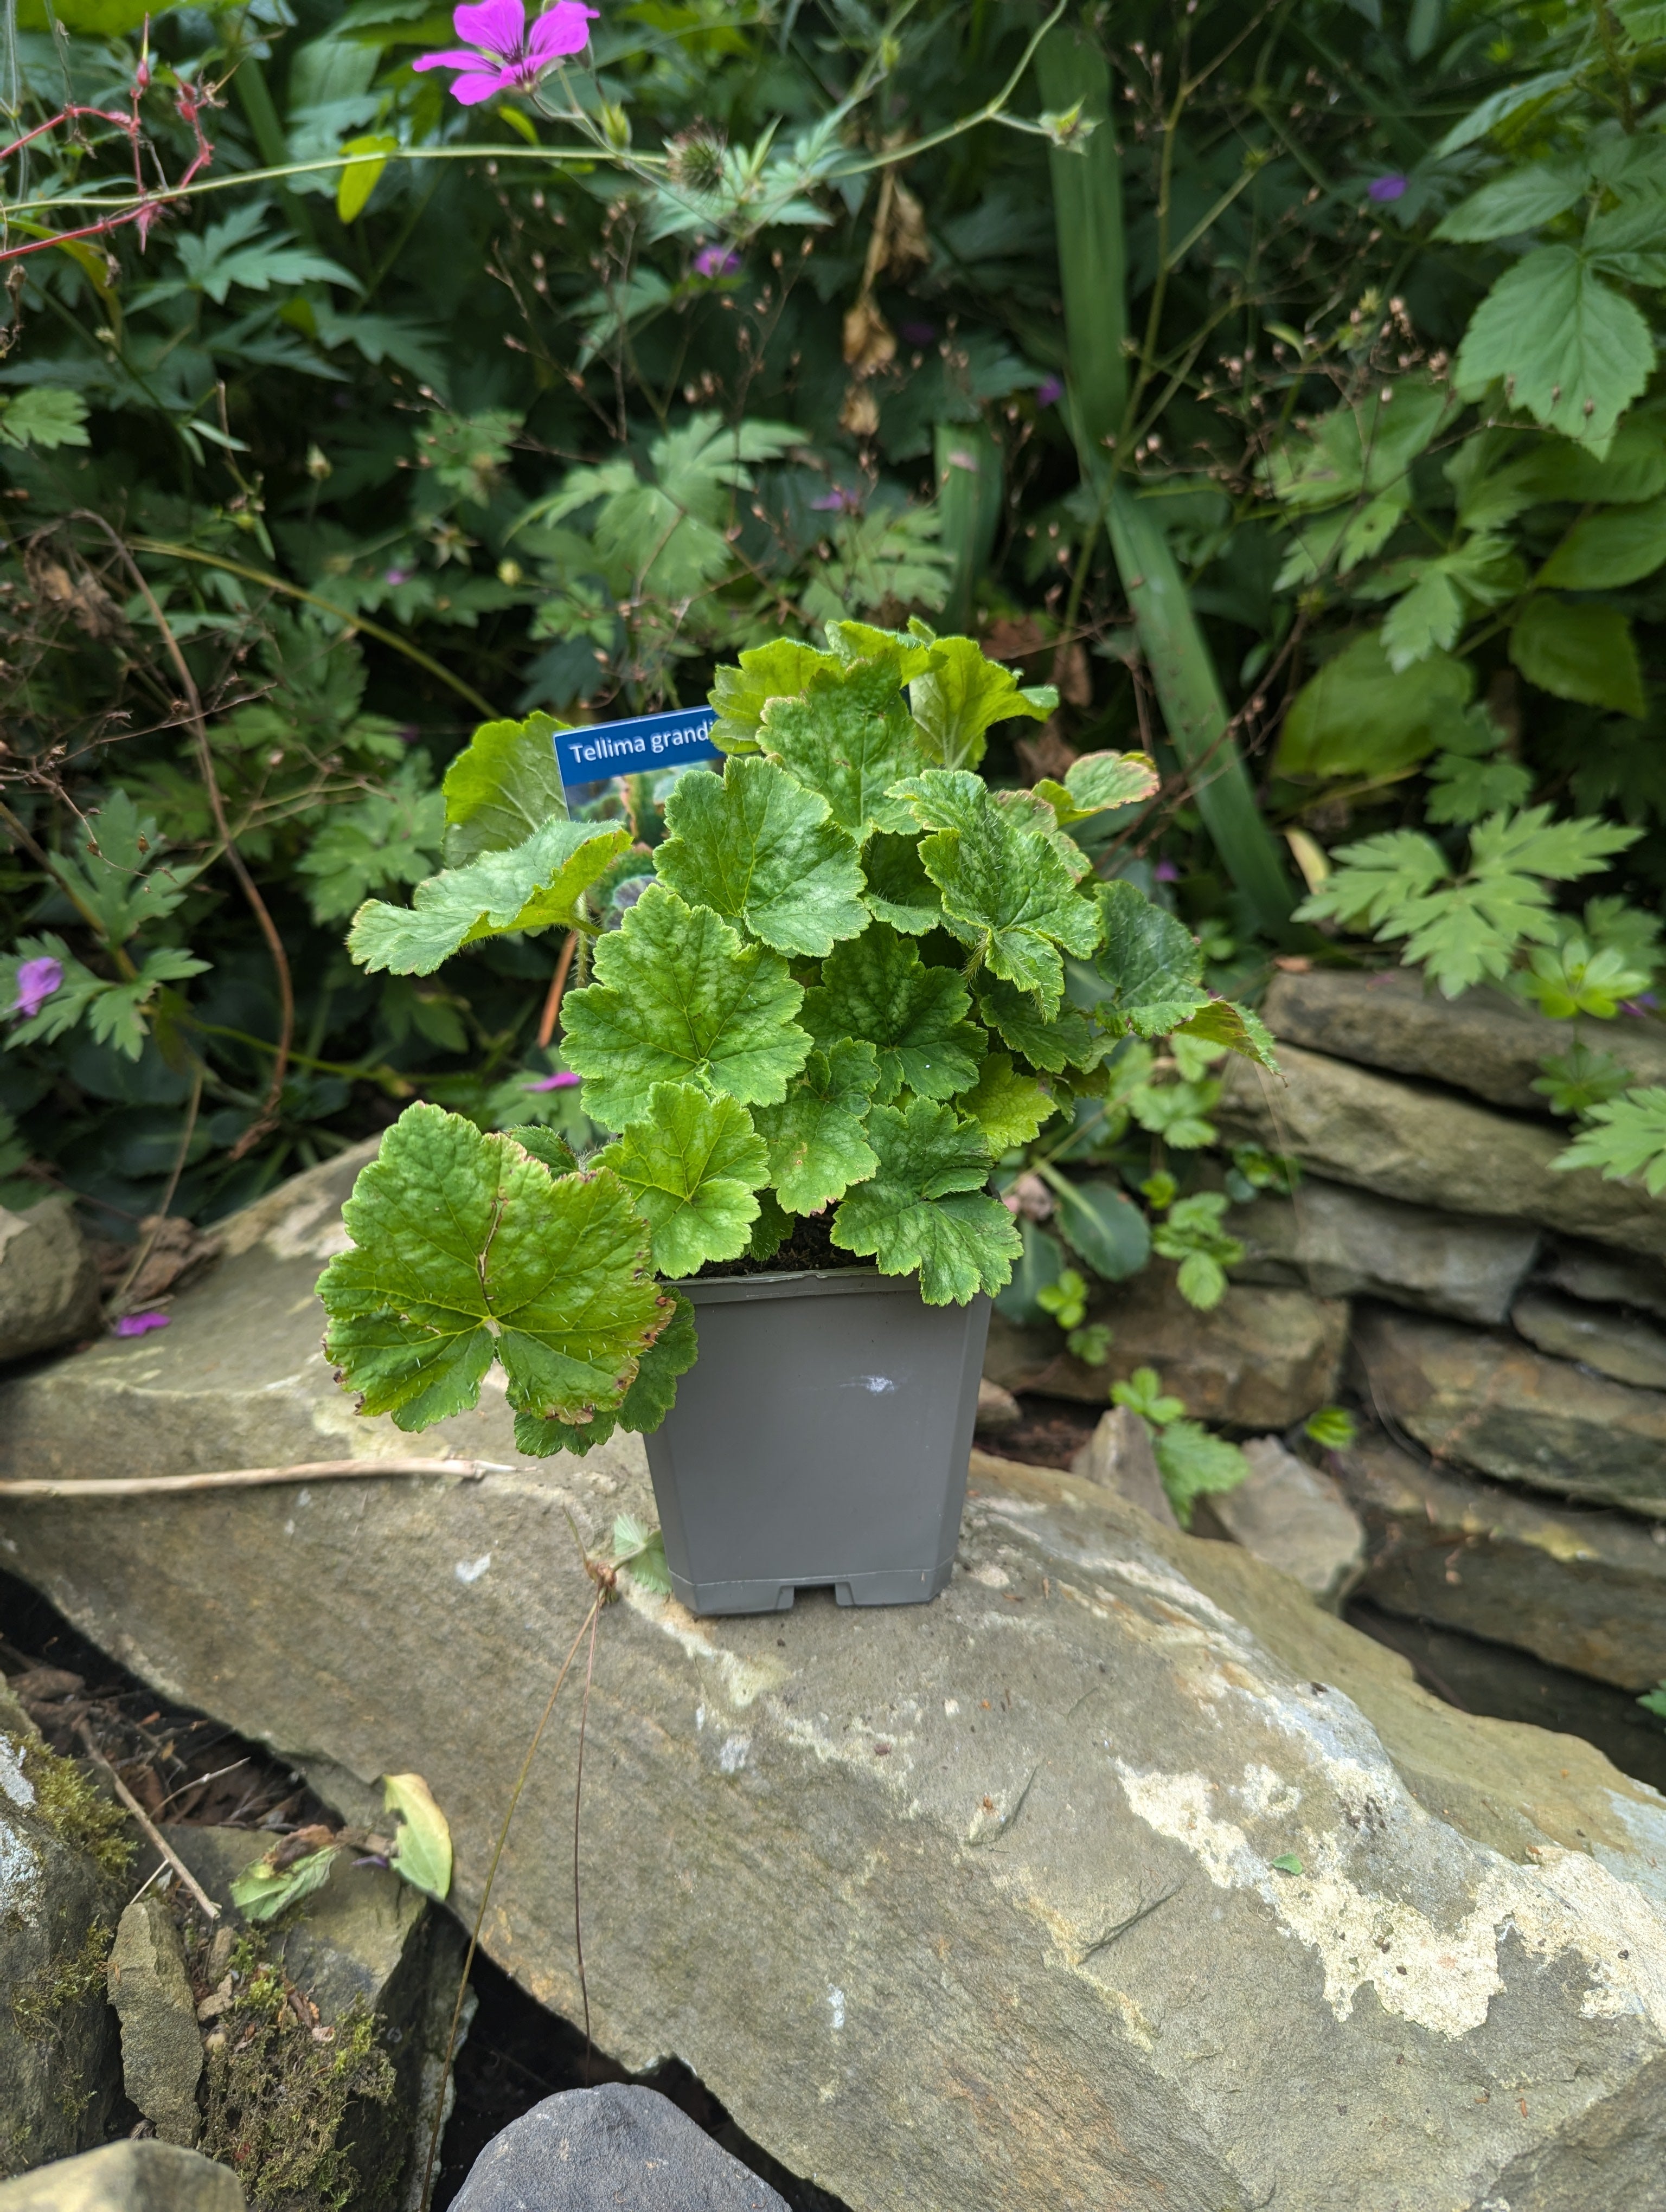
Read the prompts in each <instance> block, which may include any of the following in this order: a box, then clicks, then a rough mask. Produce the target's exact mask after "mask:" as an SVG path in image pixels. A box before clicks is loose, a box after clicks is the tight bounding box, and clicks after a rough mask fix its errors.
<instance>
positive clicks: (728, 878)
mask: <svg viewBox="0 0 1666 2212" xmlns="http://www.w3.org/2000/svg"><path fill="white" fill-rule="evenodd" d="M666 829H667V830H668V831H669V832H670V835H669V836H667V837H666V842H664V844H662V845H661V846H660V848H659V849H658V851H657V852H656V853H655V854H654V865H655V870H656V872H657V873H658V875H659V878H660V882H661V883H662V884H666V886H667V887H668V888H669V889H670V890H673V891H675V892H677V894H678V896H679V897H681V898H684V899H686V900H687V901H688V902H689V904H690V906H704V907H709V908H711V910H712V912H713V913H714V914H721V915H722V916H723V918H724V920H725V921H733V922H736V923H738V924H739V927H741V928H742V929H744V930H745V932H746V933H747V935H748V936H750V937H756V938H758V939H762V941H763V943H764V944H765V945H773V947H774V948H775V951H777V952H792V953H799V954H801V955H803V956H804V957H807V958H810V959H817V960H818V959H820V958H822V957H823V956H824V954H826V953H829V952H830V951H832V950H833V947H834V945H836V943H837V942H838V941H839V939H841V938H845V937H857V936H860V933H862V931H863V930H865V929H866V927H867V924H868V912H867V908H866V907H865V906H864V905H863V903H862V900H861V891H862V866H861V862H860V860H858V858H857V856H856V842H855V840H854V838H853V837H852V836H850V835H849V833H848V831H847V830H844V829H841V828H840V827H839V825H838V823H836V822H835V821H834V820H833V819H832V816H831V810H830V807H829V805H828V804H827V801H826V800H825V799H824V798H822V797H821V795H820V794H819V793H817V792H813V791H806V789H805V787H804V786H803V785H802V784H801V783H799V782H797V781H794V779H793V777H792V776H790V775H787V771H786V769H782V768H778V767H777V766H776V765H775V762H774V761H770V760H745V759H737V760H733V761H731V762H730V763H729V764H728V767H727V769H726V770H725V772H724V774H723V775H721V776H716V775H712V774H711V773H710V771H709V770H708V769H696V770H695V771H694V772H693V773H692V774H690V775H684V776H682V777H679V778H678V782H677V786H676V788H675V789H674V790H673V791H672V794H671V797H670V799H668V800H667V801H666Z"/></svg>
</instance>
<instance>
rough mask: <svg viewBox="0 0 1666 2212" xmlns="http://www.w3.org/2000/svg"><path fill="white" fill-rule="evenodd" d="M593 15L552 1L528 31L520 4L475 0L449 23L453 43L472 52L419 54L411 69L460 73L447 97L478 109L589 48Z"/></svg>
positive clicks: (578, 1) (577, 5)
mask: <svg viewBox="0 0 1666 2212" xmlns="http://www.w3.org/2000/svg"><path fill="white" fill-rule="evenodd" d="M598 12H599V11H598V10H597V9H594V8H587V7H586V6H585V5H584V0H555V5H554V6H553V7H550V8H546V9H544V13H543V14H542V15H535V16H534V17H533V18H532V23H531V26H530V27H529V26H528V24H527V21H526V11H525V9H523V7H522V5H521V0H476V4H475V5H474V6H472V7H470V6H467V5H465V6H464V7H461V8H459V9H457V10H456V12H455V14H454V15H453V16H452V19H451V21H452V28H453V30H454V31H455V32H456V33H457V35H458V37H459V39H464V40H467V42H468V46H469V47H470V48H471V49H473V51H471V52H464V51H462V50H460V49H459V48H457V47H452V48H449V49H448V50H447V52H445V53H442V54H422V55H420V56H419V57H418V58H417V60H416V61H414V62H413V63H412V64H411V67H412V68H413V69H419V70H431V69H449V70H461V71H462V75H461V76H459V77H458V78H457V79H456V80H455V81H454V82H453V85H452V88H451V92H452V97H453V100H460V101H461V102H462V104H463V106H465V107H477V106H479V105H480V103H481V101H482V100H489V99H490V98H491V97H492V95H493V94H495V93H499V92H514V90H515V89H516V88H517V87H518V86H520V85H523V84H533V83H535V82H537V81H538V78H539V77H540V76H542V75H543V74H544V70H547V69H550V68H552V67H553V66H554V64H556V62H558V61H560V60H561V59H562V57H563V56H564V55H567V54H576V53H578V52H581V50H582V48H583V47H585V46H587V45H588V43H589V40H590V25H591V23H592V21H593V20H594V18H595V16H596V15H597V14H598Z"/></svg>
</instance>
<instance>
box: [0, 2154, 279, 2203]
mask: <svg viewBox="0 0 1666 2212" xmlns="http://www.w3.org/2000/svg"><path fill="white" fill-rule="evenodd" d="M0 2212H243V2185H242V2183H241V2182H240V2181H239V2179H237V2176H236V2175H235V2174H234V2172H232V2170H231V2168H230V2167H229V2166H216V2164H215V2162H214V2160H212V2159H211V2158H202V2157H200V2156H199V2155H198V2153H197V2152H196V2151H194V2150H183V2149H180V2148H179V2147H178V2146H176V2145H175V2144H173V2143H163V2142H113V2143H106V2145H105V2147H104V2148H103V2149H102V2150H89V2151H88V2152H86V2153H85V2154H84V2155H83V2156H82V2157H80V2158H66V2159H60V2160H58V2162H57V2163H56V2164H55V2165H52V2166H42V2167H40V2168H39V2169H38V2170H37V2171H36V2172H33V2173H26V2174H24V2175H22V2176H21V2178H20V2179H18V2180H16V2181H8V2182H6V2183H4V2184H3V2185H0Z"/></svg>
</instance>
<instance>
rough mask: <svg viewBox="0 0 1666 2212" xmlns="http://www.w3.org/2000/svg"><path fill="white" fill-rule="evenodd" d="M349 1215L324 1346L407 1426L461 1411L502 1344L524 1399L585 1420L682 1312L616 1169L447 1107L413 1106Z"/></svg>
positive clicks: (370, 1406) (335, 1263)
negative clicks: (544, 1149) (519, 1140)
mask: <svg viewBox="0 0 1666 2212" xmlns="http://www.w3.org/2000/svg"><path fill="white" fill-rule="evenodd" d="M343 1218H344V1221H345V1223H346V1225H347V1231H348V1234H349V1235H350V1237H352V1239H353V1249H351V1250H350V1251H347V1252H343V1253H339V1254H338V1255H337V1256H336V1258H334V1259H333V1260H331V1262H330V1264H329V1266H328V1267H326V1268H325V1271H324V1273H323V1275H322V1276H321V1277H320V1278H319V1297H320V1298H321V1299H322V1300H323V1301H324V1308H325V1313H326V1314H327V1315H328V1316H329V1329H328V1333H327V1334H326V1337H325V1352H326V1353H327V1355H328V1357H329V1358H330V1359H331V1361H332V1362H333V1364H335V1365H336V1366H337V1368H338V1369H339V1370H341V1379H342V1381H343V1382H344V1383H345V1384H346V1386H347V1387H348V1388H349V1389H353V1390H357V1391H359V1392H360V1393H361V1394H362V1404H361V1407H360V1410H361V1411H362V1412H363V1413H391V1414H392V1416H393V1419H394V1421H395V1423H396V1424H397V1425H398V1427H400V1428H402V1429H425V1428H428V1427H430V1426H431V1425H433V1423H434V1422H435V1421H439V1420H443V1419H446V1418H447V1415H448V1414H452V1413H464V1412H466V1411H467V1410H468V1408H469V1407H471V1406H473V1405H474V1404H475V1403H476V1402H477V1400H478V1398H479V1395H480V1384H481V1382H482V1380H483V1377H484V1376H485V1374H486V1371H487V1370H488V1369H489V1367H490V1366H491V1364H492V1361H493V1359H494V1358H496V1359H498V1360H499V1361H501V1362H502V1366H503V1370H504V1372H505V1374H506V1375H507V1376H508V1394H509V1403H510V1405H511V1407H514V1410H515V1411H516V1412H517V1413H520V1412H527V1413H539V1414H544V1415H554V1416H556V1418H558V1419H565V1420H571V1421H583V1420H587V1419H589V1418H590V1415H591V1413H592V1412H593V1409H594V1408H595V1407H616V1406H617V1404H618V1402H619V1401H620V1400H621V1398H623V1395H624V1393H625V1390H626V1389H627V1388H628V1386H629V1383H630V1381H631V1378H632V1377H633V1376H635V1372H636V1364H637V1361H638V1359H639V1358H640V1357H641V1353H642V1352H643V1351H644V1350H645V1349H646V1348H647V1346H648V1345H649V1344H651V1343H652V1342H653V1340H654V1337H655V1336H656V1335H657V1334H658V1333H659V1331H660V1329H661V1328H663V1326H664V1325H665V1323H666V1322H667V1321H668V1320H669V1319H670V1317H671V1316H670V1310H669V1307H668V1304H667V1303H666V1300H664V1299H663V1298H661V1297H660V1293H659V1291H658V1290H657V1289H656V1287H655V1285H654V1282H653V1281H652V1279H650V1277H649V1275H648V1231H647V1230H646V1229H645V1228H644V1226H643V1225H642V1222H641V1219H640V1218H639V1217H638V1215H637V1213H636V1212H635V1207H634V1206H632V1204H631V1200H630V1194H629V1192H628V1191H627V1190H626V1188H625V1187H624V1185H623V1183H622V1182H620V1181H619V1179H618V1177H617V1176H615V1175H613V1174H612V1173H611V1172H610V1171H609V1170H605V1169H603V1170H599V1171H597V1172H594V1173H592V1174H589V1175H567V1176H552V1175H551V1174H550V1170H549V1169H548V1168H546V1167H545V1166H544V1164H543V1162H542V1161H540V1160H535V1159H533V1158H532V1157H531V1155H530V1154H529V1153H527V1152H525V1151H524V1150H523V1149H522V1147H521V1146H519V1145H517V1144H515V1143H514V1141H513V1140H512V1139H509V1138H508V1137H504V1136H497V1135H493V1136H483V1135H482V1134H481V1133H480V1131H479V1130H477V1128H476V1127H474V1125H473V1123H472V1122H471V1121H464V1120H463V1119H462V1117H461V1116H460V1115H455V1114H447V1113H446V1112H445V1111H444V1110H443V1109H441V1108H440V1107H438V1106H429V1105H418V1106H410V1107H407V1108H406V1109H405V1111H404V1113H403V1114H402V1115H400V1116H399V1119H398V1121H396V1122H395V1123H394V1125H393V1127H392V1128H391V1129H390V1130H389V1131H388V1132H387V1133H386V1135H385V1136H384V1137H383V1139H382V1146H381V1150H380V1152H379V1153H378V1155H377V1156H376V1158H374V1160H372V1161H371V1162H370V1164H368V1166H367V1167H365V1168H364V1169H362V1170H361V1171H360V1175H359V1178H358V1181H357V1182H356V1183H355V1184H354V1186H353V1195H352V1196H351V1198H350V1199H349V1200H348V1201H347V1205H346V1206H345V1208H344V1213H343Z"/></svg>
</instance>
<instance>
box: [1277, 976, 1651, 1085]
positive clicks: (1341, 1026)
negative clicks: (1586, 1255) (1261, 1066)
mask: <svg viewBox="0 0 1666 2212" xmlns="http://www.w3.org/2000/svg"><path fill="white" fill-rule="evenodd" d="M1262 1012H1263V1013H1264V1015H1265V1017H1266V1019H1267V1021H1268V1025H1269V1026H1270V1027H1271V1029H1272V1031H1273V1034H1274V1036H1278V1037H1282V1038H1284V1039H1285V1040H1286V1042H1289V1043H1291V1044H1297V1045H1305V1046H1308V1047H1310V1048H1311V1049H1312V1050H1313V1051H1315V1052H1326V1053H1330V1054H1333V1055H1334V1056H1335V1058H1337V1059H1338V1060H1363V1061H1364V1062H1365V1065H1366V1066H1370V1067H1386V1068H1390V1069H1393V1070H1394V1071H1395V1073H1399V1074H1402V1075H1420V1076H1426V1077H1428V1078H1430V1079H1432V1080H1433V1081H1435V1082H1437V1083H1450V1084H1455V1085H1456V1086H1457V1088H1458V1089H1459V1090H1461V1091H1474V1093H1475V1095H1476V1096H1477V1097H1481V1098H1488V1099H1491V1101H1492V1102H1493V1104H1494V1105H1495V1106H1510V1107H1513V1108H1515V1109H1517V1111H1518V1112H1522V1113H1528V1114H1540V1115H1542V1114H1543V1113H1544V1112H1545V1110H1546V1108H1545V1101H1544V1097H1543V1095H1542V1094H1541V1092H1539V1091H1535V1090H1534V1088H1533V1085H1534V1082H1535V1079H1536V1078H1537V1077H1538V1076H1539V1075H1540V1073H1541V1061H1543V1060H1545V1059H1546V1058H1547V1057H1548V1056H1549V1055H1551V1054H1560V1053H1564V1052H1566V1050H1567V1048H1568V1046H1569V1044H1570V1042H1572V1039H1573V1038H1574V1037H1575V1036H1578V1038H1579V1040H1580V1041H1581V1042H1583V1043H1584V1044H1586V1045H1588V1046H1589V1047H1590V1049H1591V1051H1593V1052H1606V1053H1612V1054H1613V1055H1614V1058H1615V1059H1616V1060H1620V1062H1621V1064H1622V1065H1623V1066H1626V1067H1628V1068H1630V1069H1631V1070H1632V1072H1633V1074H1634V1075H1635V1076H1636V1078H1637V1080H1638V1081H1639V1083H1666V1028H1663V1027H1662V1025H1661V1024H1659V1023H1658V1022H1653V1021H1645V1020H1638V1019H1636V1018H1632V1017H1622V1018H1620V1019H1618V1020H1615V1021H1608V1022H1599V1021H1594V1020H1591V1019H1590V1018H1583V1017H1582V1018H1580V1019H1579V1020H1578V1021H1577V1022H1573V1023H1569V1022H1554V1021H1551V1020H1549V1019H1548V1018H1547V1017H1546V1016H1545V1015H1543V1014H1541V1013H1540V1012H1539V1011H1538V1009H1537V1008H1536V1007H1535V1006H1526V1005H1523V1003H1522V1001H1521V1000H1518V999H1512V998H1510V997H1509V996H1507V995H1506V994H1505V993H1504V992H1502V991H1497V990H1493V989H1492V988H1490V987H1486V986H1483V987H1481V988H1480V989H1478V990H1474V991H1466V992H1464V994H1462V997H1461V998H1458V999H1444V998H1442V997H1441V995H1440V994H1439V993H1438V991H1435V990H1433V989H1432V988H1430V987H1427V986H1426V984H1425V983H1424V981H1423V978H1422V977H1421V975H1417V974H1414V972H1413V971H1412V970H1410V969H1405V968H1391V969H1387V970H1386V971H1385V972H1383V973H1382V974H1380V975H1362V974H1360V973H1359V971H1358V970H1354V969H1346V970H1345V969H1313V970H1311V971H1310V973H1308V974H1307V975H1284V974H1279V975H1274V979H1273V981H1272V983H1271V984H1270V985H1269V986H1268V993H1267V1001H1266V1005H1265V1006H1264V1007H1263V1008H1262Z"/></svg>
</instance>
